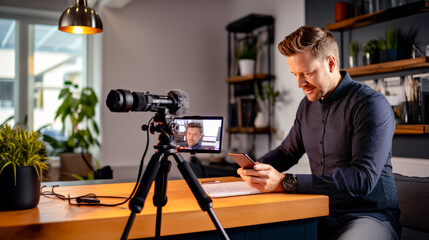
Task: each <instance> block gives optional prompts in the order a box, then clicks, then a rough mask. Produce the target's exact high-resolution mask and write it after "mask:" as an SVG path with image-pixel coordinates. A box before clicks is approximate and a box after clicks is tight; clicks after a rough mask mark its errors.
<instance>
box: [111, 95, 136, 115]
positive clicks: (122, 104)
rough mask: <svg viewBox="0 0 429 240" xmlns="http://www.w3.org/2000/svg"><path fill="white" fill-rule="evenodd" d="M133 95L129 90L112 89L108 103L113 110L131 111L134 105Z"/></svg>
mask: <svg viewBox="0 0 429 240" xmlns="http://www.w3.org/2000/svg"><path fill="white" fill-rule="evenodd" d="M133 101H134V100H133V95H132V94H131V92H130V91H128V90H121V89H118V90H110V92H109V94H108V95H107V99H106V105H107V107H108V108H109V110H110V111H112V112H129V111H130V110H131V108H132V106H133Z"/></svg>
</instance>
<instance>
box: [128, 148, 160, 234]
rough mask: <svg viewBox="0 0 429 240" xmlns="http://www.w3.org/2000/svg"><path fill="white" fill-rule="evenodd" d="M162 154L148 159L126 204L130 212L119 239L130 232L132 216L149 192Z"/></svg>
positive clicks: (138, 209)
mask: <svg viewBox="0 0 429 240" xmlns="http://www.w3.org/2000/svg"><path fill="white" fill-rule="evenodd" d="M163 156H164V153H159V152H157V153H155V154H153V155H152V158H151V159H150V161H149V164H148V166H147V168H146V171H145V172H144V174H143V178H142V179H141V180H140V183H139V187H138V189H137V191H136V193H135V194H134V196H133V198H132V199H131V200H130V203H129V205H128V207H129V209H130V210H131V214H130V217H129V218H128V222H127V225H126V226H125V229H124V232H123V233H122V237H121V239H127V237H128V233H129V232H130V230H131V226H132V224H133V222H134V217H135V215H136V213H140V212H141V210H142V209H143V206H144V202H145V200H146V197H147V193H148V192H149V189H150V186H151V185H152V183H153V181H154V179H155V177H156V175H157V173H158V170H159V168H160V166H161V163H160V162H161V161H160V159H162V157H163Z"/></svg>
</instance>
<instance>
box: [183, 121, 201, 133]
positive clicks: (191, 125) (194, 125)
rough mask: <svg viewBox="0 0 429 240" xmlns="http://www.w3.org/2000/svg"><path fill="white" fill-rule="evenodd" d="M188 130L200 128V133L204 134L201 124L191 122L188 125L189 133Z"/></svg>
mask: <svg viewBox="0 0 429 240" xmlns="http://www.w3.org/2000/svg"><path fill="white" fill-rule="evenodd" d="M188 128H199V129H200V133H203V126H202V125H201V123H199V122H190V123H188V126H187V128H186V131H188Z"/></svg>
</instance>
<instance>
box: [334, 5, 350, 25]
mask: <svg viewBox="0 0 429 240" xmlns="http://www.w3.org/2000/svg"><path fill="white" fill-rule="evenodd" d="M349 6H350V3H348V2H337V3H335V21H336V22H338V21H342V20H345V19H347V18H349Z"/></svg>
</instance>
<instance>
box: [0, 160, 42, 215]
mask: <svg viewBox="0 0 429 240" xmlns="http://www.w3.org/2000/svg"><path fill="white" fill-rule="evenodd" d="M0 196H1V197H0V210H1V211H14V210H24V209H30V208H34V207H36V206H37V205H38V204H39V200H40V179H39V177H38V175H37V172H36V169H35V168H34V167H33V166H28V167H16V185H15V176H14V170H13V167H11V166H10V167H9V166H8V167H6V168H4V169H3V171H2V173H1V174H0Z"/></svg>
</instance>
